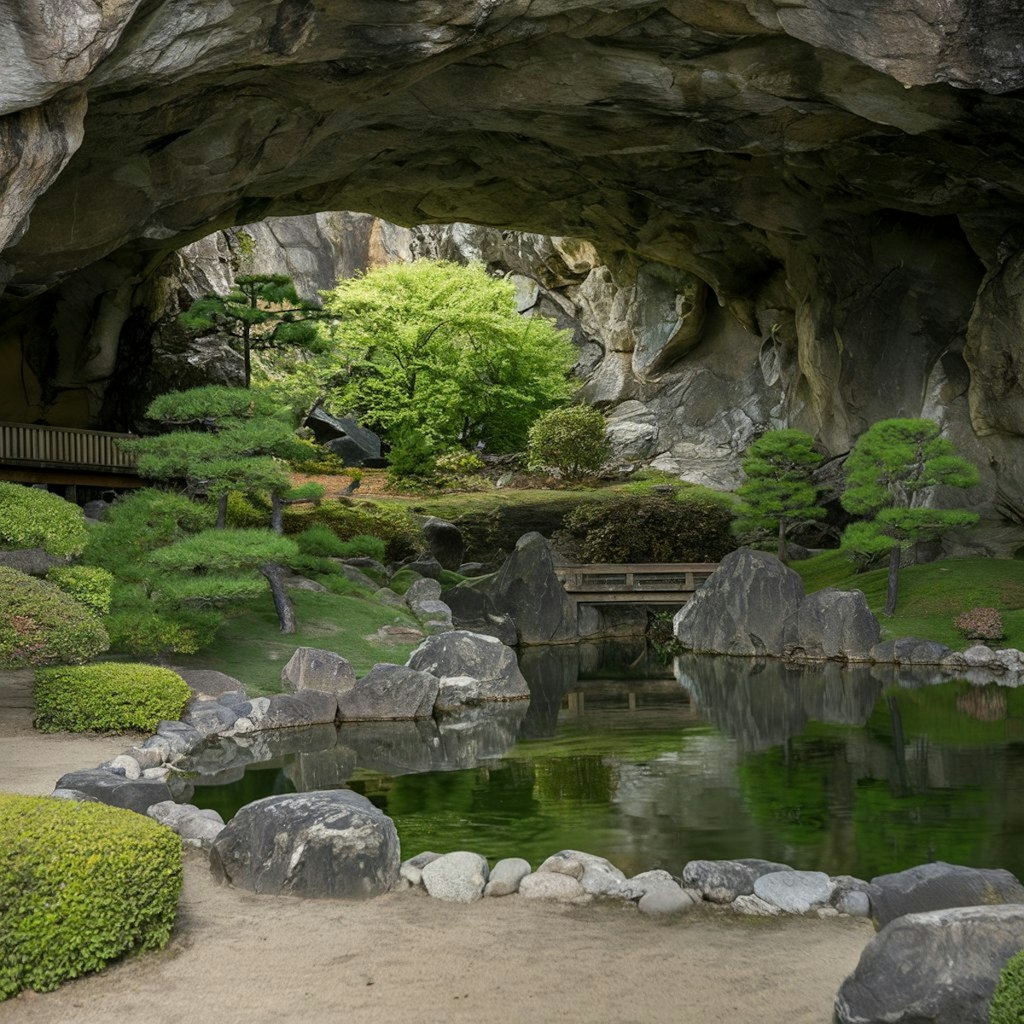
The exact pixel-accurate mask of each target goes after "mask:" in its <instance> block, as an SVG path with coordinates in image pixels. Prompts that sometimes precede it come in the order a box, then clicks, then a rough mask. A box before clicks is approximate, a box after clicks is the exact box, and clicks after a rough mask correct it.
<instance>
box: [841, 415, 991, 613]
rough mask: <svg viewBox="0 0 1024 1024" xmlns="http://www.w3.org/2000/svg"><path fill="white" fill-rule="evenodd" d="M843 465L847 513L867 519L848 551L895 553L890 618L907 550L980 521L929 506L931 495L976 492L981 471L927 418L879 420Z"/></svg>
mask: <svg viewBox="0 0 1024 1024" xmlns="http://www.w3.org/2000/svg"><path fill="white" fill-rule="evenodd" d="M844 468H845V470H846V490H845V491H844V492H843V496H842V499H841V501H842V505H843V508H845V509H846V511H847V512H851V513H853V515H855V516H860V517H862V518H863V521H862V522H859V523H853V524H851V525H850V526H849V527H847V529H846V531H845V533H844V534H843V542H842V546H843V548H844V549H845V550H847V551H850V552H852V553H855V554H858V555H861V556H868V557H871V556H881V555H884V554H888V555H889V578H888V587H887V592H886V601H885V614H886V615H892V613H893V612H894V611H895V610H896V601H897V597H898V593H899V572H900V564H901V561H902V553H903V551H904V550H905V549H906V548H908V547H910V546H911V545H913V544H916V543H918V542H919V541H925V540H933V539H935V538H937V537H939V536H941V535H942V534H943V533H945V532H946V531H947V530H953V529H958V528H962V527H965V526H972V525H973V524H974V523H976V522H977V521H978V517H977V516H976V515H975V514H974V513H973V512H967V511H966V510H964V509H949V508H931V507H927V506H925V504H924V502H925V499H926V498H927V497H928V492H929V491H930V490H931V489H932V488H935V487H955V488H967V487H973V486H974V485H975V484H977V482H978V470H977V468H976V467H975V466H974V465H972V464H971V463H970V462H968V461H967V459H965V458H963V457H962V456H960V455H957V454H956V449H955V448H954V446H953V443H952V441H950V440H948V439H947V438H944V437H942V435H941V431H940V428H939V425H938V424H937V423H935V422H934V421H932V420H924V419H917V420H915V419H891V420H880V421H879V422H878V423H875V424H874V425H873V426H872V427H870V428H869V429H868V430H867V431H865V432H864V434H862V435H861V437H860V439H859V440H858V441H857V443H856V444H855V445H854V447H853V451H851V452H850V455H849V457H848V458H847V460H846V465H845V467H844Z"/></svg>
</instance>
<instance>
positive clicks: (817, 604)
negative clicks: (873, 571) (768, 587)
mask: <svg viewBox="0 0 1024 1024" xmlns="http://www.w3.org/2000/svg"><path fill="white" fill-rule="evenodd" d="M880 634H881V627H880V626H879V625H878V619H876V618H875V616H874V614H873V613H872V611H871V609H870V608H868V603H867V601H866V600H865V598H864V595H863V594H862V593H861V592H860V591H859V590H834V589H832V588H831V587H828V588H826V589H825V590H819V591H817V593H814V594H808V595H807V596H806V597H805V598H804V599H803V600H802V601H801V602H800V604H799V605H798V606H797V609H796V612H795V613H794V614H793V617H792V618H791V619H790V620H789V621H788V622H787V623H786V626H785V630H784V633H783V650H784V652H785V654H786V657H790V658H792V657H796V658H807V659H811V660H828V659H832V658H838V659H842V660H846V661H867V660H869V659H870V657H871V651H872V649H873V648H874V647H875V646H876V645H877V644H878V641H879V637H880Z"/></svg>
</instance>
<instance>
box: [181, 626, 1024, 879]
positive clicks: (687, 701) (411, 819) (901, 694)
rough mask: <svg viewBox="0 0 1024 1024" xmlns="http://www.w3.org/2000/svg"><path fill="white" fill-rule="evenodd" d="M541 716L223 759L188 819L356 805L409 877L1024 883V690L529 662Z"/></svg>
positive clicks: (627, 658)
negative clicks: (263, 807) (453, 855)
mask: <svg viewBox="0 0 1024 1024" xmlns="http://www.w3.org/2000/svg"><path fill="white" fill-rule="evenodd" d="M521 664H522V669H523V673H524V675H525V676H526V677H527V679H528V680H529V682H530V684H531V692H532V698H531V700H530V702H529V704H527V703H526V702H519V703H516V704H511V705H499V706H494V707H491V708H488V709H484V710H483V711H481V712H479V713H477V714H475V715H471V716H468V717H466V718H462V719H452V720H446V721H444V722H442V723H440V724H435V723H434V722H432V721H428V722H417V723H413V722H403V723H389V724H385V723H365V724H358V725H345V726H342V727H341V728H340V729H337V730H336V729H334V728H333V727H330V726H322V727H318V728H316V729H312V730H301V731H298V730H291V731H287V732H282V733H280V734H278V735H276V736H274V737H270V736H264V737H261V738H258V739H256V740H255V741H250V744H249V745H245V746H238V745H235V744H232V743H229V742H226V741H220V742H219V743H217V744H214V745H213V746H211V747H209V748H207V749H206V750H204V751H203V752H202V754H201V755H200V756H199V757H198V758H197V759H196V760H195V762H194V764H193V768H194V769H195V770H196V771H197V772H198V773H199V774H198V775H195V776H193V777H192V778H191V779H190V780H189V781H188V782H187V783H185V782H182V783H180V784H179V785H180V786H181V788H182V792H181V793H180V794H179V796H180V798H183V799H191V800H192V802H194V803H195V804H197V805H199V806H200V807H213V808H216V809H217V810H218V811H220V812H221V814H223V816H224V817H225V819H227V818H230V817H231V815H233V814H234V813H235V811H236V810H237V809H238V808H239V807H241V806H242V805H243V804H246V803H248V802H250V801H252V800H256V799H259V798H260V797H264V796H268V795H271V794H275V793H289V792H294V791H296V790H311V789H324V788H332V787H347V788H350V789H353V790H356V791H357V792H359V793H362V794H364V795H365V796H367V797H368V798H369V799H370V800H372V801H373V803H374V804H376V805H377V806H378V807H380V808H381V809H382V810H384V811H385V812H386V813H387V814H389V815H390V816H391V817H392V818H393V819H394V821H395V824H396V826H397V828H398V834H399V837H400V839H401V843H402V853H403V857H406V856H412V855H413V854H415V853H419V852H420V851H422V850H434V851H436V852H441V853H443V852H447V851H450V850H459V849H468V850H474V851H477V852H479V853H482V854H484V855H485V856H486V857H488V858H489V859H490V860H491V861H492V863H493V861H494V860H496V859H499V858H501V857H507V856H521V857H526V858H527V859H528V860H530V861H531V862H532V863H534V864H536V863H537V862H539V861H540V860H542V859H543V858H544V857H546V856H548V855H549V854H551V853H554V852H556V851H558V850H561V849H566V848H572V849H580V850H586V851H587V852H590V853H596V854H600V855H602V856H604V857H607V858H608V859H609V860H611V861H613V862H614V863H615V864H617V865H618V866H619V867H621V868H622V869H623V870H624V871H626V872H627V873H633V872H637V871H643V870H647V869H649V868H655V867H662V868H666V869H667V870H669V871H671V872H673V873H677V874H678V873H679V872H680V871H681V869H682V867H683V865H684V864H685V863H686V862H687V861H688V860H692V859H694V858H712V859H717V858H732V857H764V858H767V859H770V860H777V861H783V862H785V863H788V864H791V865H792V866H794V867H798V868H806V869H818V870H822V871H826V872H828V873H830V874H842V873H848V874H854V875H858V876H860V877H867V878H870V877H872V876H873V875H877V874H882V873H884V872H888V871H897V870H900V869H902V868H906V867H909V866H911V865H914V864H919V863H922V862H924V861H928V860H947V861H951V862H955V863H960V864H969V865H974V866H978V867H1005V868H1009V869H1010V870H1011V871H1013V872H1014V873H1015V874H1017V875H1020V876H1024V841H1022V840H1024V689H1021V690H1015V689H1009V688H1001V687H997V686H992V685H989V686H976V685H972V684H971V683H969V682H967V681H956V682H946V683H942V684H939V685H929V684H928V683H929V680H928V679H927V678H926V677H924V678H922V677H914V676H911V675H907V674H903V675H898V674H895V673H894V672H893V671H892V670H891V669H890V670H883V669H880V668H872V667H866V666H862V667H858V668H854V669H841V668H840V667H839V666H836V665H827V666H824V667H821V666H818V667H815V668H807V669H796V668H793V667H787V666H784V665H781V664H778V663H768V664H756V663H752V662H751V661H749V660H746V659H723V658H697V657H692V656H691V657H687V658H684V659H678V660H677V661H676V663H675V666H674V669H673V667H672V666H667V667H666V666H661V665H659V664H658V662H657V660H656V659H653V658H651V657H650V656H648V655H647V654H646V652H645V651H644V649H643V648H642V647H629V646H611V645H606V646H597V645H583V646H580V647H561V648H548V649H531V650H529V651H527V652H525V653H524V654H523V655H522V659H521Z"/></svg>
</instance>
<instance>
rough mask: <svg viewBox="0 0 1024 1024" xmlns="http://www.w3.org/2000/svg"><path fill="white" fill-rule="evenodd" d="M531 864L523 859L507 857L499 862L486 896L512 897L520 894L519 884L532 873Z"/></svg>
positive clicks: (491, 875)
mask: <svg viewBox="0 0 1024 1024" xmlns="http://www.w3.org/2000/svg"><path fill="white" fill-rule="evenodd" d="M530 871H531V868H530V862H529V861H528V860H523V858H522V857H506V858H505V859H504V860H499V861H498V863H497V864H495V865H494V868H493V870H492V871H491V874H490V878H488V880H487V885H486V886H484V895H485V896H511V895H512V894H513V893H515V892H519V883H520V882H521V881H522V880H523V879H524V878H525V877H526V876H527V875H528V874H529V873H530Z"/></svg>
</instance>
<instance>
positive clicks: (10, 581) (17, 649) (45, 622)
mask: <svg viewBox="0 0 1024 1024" xmlns="http://www.w3.org/2000/svg"><path fill="white" fill-rule="evenodd" d="M109 646H110V640H109V638H108V636H107V632H106V630H105V629H104V628H103V624H102V623H101V622H100V619H99V616H98V615H96V614H94V613H93V612H92V611H90V610H89V609H88V608H86V607H85V606H84V605H82V604H80V603H79V602H78V601H76V600H75V599H74V598H72V597H71V596H70V595H68V594H66V593H64V591H63V590H61V589H60V588H59V587H57V586H55V585H54V584H53V583H48V582H47V581H46V580H37V579H35V578H34V577H32V576H27V575H25V573H23V572H18V571H17V570H16V569H8V568H6V567H2V566H0V668H27V667H30V666H34V665H50V664H53V663H55V662H79V661H86V660H87V659H88V658H92V657H94V656H95V655H97V654H99V653H100V652H101V651H105V650H106V649H107V648H108V647H109Z"/></svg>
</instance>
